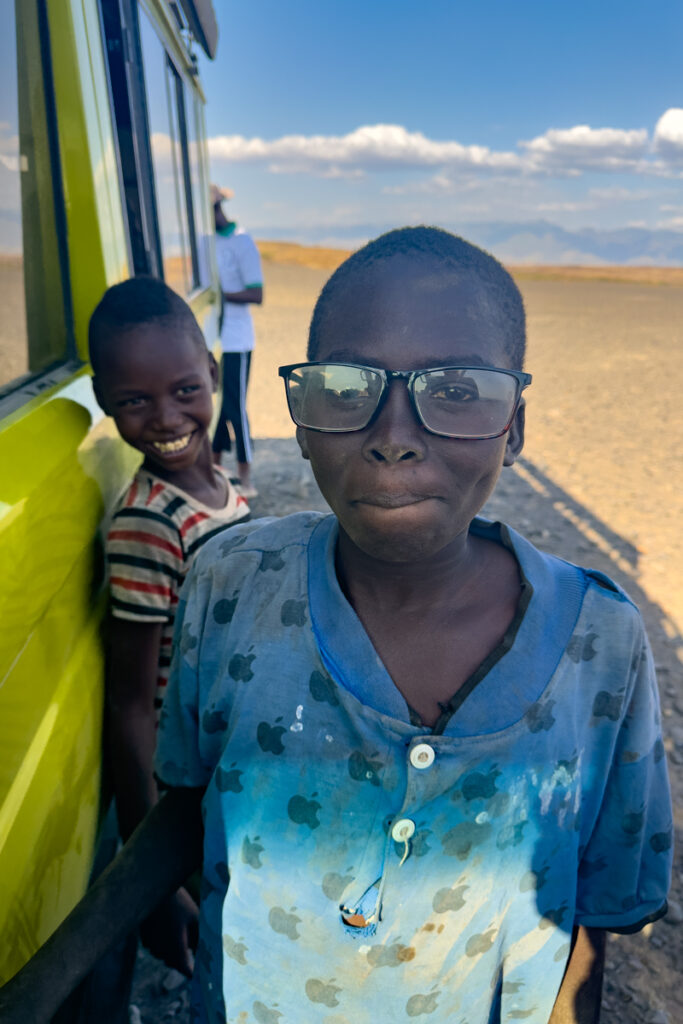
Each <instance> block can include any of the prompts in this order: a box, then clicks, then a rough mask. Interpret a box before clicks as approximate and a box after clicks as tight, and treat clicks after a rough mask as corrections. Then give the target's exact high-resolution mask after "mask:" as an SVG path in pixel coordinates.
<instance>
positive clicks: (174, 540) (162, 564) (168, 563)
mask: <svg viewBox="0 0 683 1024" xmlns="http://www.w3.org/2000/svg"><path fill="white" fill-rule="evenodd" d="M106 556H107V563H108V569H109V595H110V608H111V613H112V615H113V616H114V617H115V618H118V619H130V620H132V621H138V622H170V621H172V619H173V617H174V614H175V605H176V602H177V600H178V590H179V589H180V585H181V583H182V581H183V576H184V554H183V548H182V541H181V538H180V535H179V533H178V530H177V529H176V527H175V526H174V524H173V522H172V521H171V520H170V519H168V518H167V517H166V516H164V515H162V514H161V513H157V512H152V511H149V510H147V509H139V508H134V507H131V508H123V509H121V510H120V511H119V512H117V513H116V515H115V516H114V518H113V520H112V523H111V527H110V529H109V533H108V534H107V541H106Z"/></svg>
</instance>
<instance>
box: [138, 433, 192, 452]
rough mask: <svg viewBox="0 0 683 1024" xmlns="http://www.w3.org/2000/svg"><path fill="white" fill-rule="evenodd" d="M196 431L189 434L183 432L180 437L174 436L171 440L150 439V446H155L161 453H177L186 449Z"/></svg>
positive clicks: (156, 450) (155, 449)
mask: <svg viewBox="0 0 683 1024" xmlns="http://www.w3.org/2000/svg"><path fill="white" fill-rule="evenodd" d="M193 434H194V431H192V432H191V433H189V434H182V435H181V436H180V437H174V438H172V439H171V440H170V441H150V442H149V445H150V448H153V449H154V451H155V452H159V454H160V455H177V454H178V453H179V452H183V451H185V449H186V448H187V446H188V445H189V443H190V441H191V440H192V436H193Z"/></svg>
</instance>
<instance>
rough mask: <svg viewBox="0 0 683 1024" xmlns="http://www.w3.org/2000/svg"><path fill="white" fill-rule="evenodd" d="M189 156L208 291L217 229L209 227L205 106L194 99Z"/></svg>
mask: <svg viewBox="0 0 683 1024" xmlns="http://www.w3.org/2000/svg"><path fill="white" fill-rule="evenodd" d="M187 106H188V108H189V109H188V118H187V133H188V153H189V158H190V178H191V185H192V205H193V208H194V222H195V229H196V233H197V265H198V267H197V276H198V280H197V284H198V285H199V286H201V287H206V286H207V285H209V284H211V256H210V253H211V238H212V234H213V225H211V224H209V210H208V207H207V198H206V197H207V196H208V194H209V183H208V181H207V180H206V169H205V165H204V161H203V159H202V154H203V152H204V149H203V147H204V131H203V128H204V118H203V111H202V104H201V102H200V100H199V99H198V97H196V96H195V97H193V99H192V102H190V103H188V104H187Z"/></svg>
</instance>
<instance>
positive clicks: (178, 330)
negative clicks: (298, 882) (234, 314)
mask: <svg viewBox="0 0 683 1024" xmlns="http://www.w3.org/2000/svg"><path fill="white" fill-rule="evenodd" d="M89 346H90V357H91V362H92V366H93V370H94V379H93V387H94V390H95V394H96V396H97V399H98V401H99V403H100V405H101V406H102V408H103V410H104V411H105V412H106V413H107V414H108V415H110V416H112V417H113V419H114V422H115V424H116V428H117V430H118V432H119V434H120V435H121V437H122V438H123V440H124V441H126V442H127V443H128V444H129V445H131V447H133V448H135V449H137V451H139V452H141V453H142V455H143V462H142V465H141V467H140V469H139V470H138V472H137V473H136V475H135V477H134V479H133V481H132V482H131V484H130V486H129V488H128V489H127V491H126V493H125V494H124V495H123V497H122V498H121V500H120V502H119V505H118V508H117V509H116V510H115V512H114V515H113V517H112V520H111V523H110V527H109V532H108V536H107V542H106V555H107V562H108V566H109V591H110V619H109V626H108V654H107V719H106V725H107V734H108V752H109V760H110V766H111V771H112V777H113V782H114V791H115V796H116V809H117V815H118V822H119V830H120V834H121V836H122V837H123V839H124V840H125V839H128V837H129V836H130V835H131V833H132V832H133V831H134V830H135V828H136V827H137V825H139V823H140V822H141V821H142V819H143V818H144V817H145V815H146V814H147V812H148V811H149V810H150V808H151V807H152V806H154V804H155V803H156V801H157V799H158V793H157V785H156V782H155V780H154V776H153V770H152V763H153V757H154V749H155V746H156V728H157V721H158V716H159V710H160V708H161V705H162V702H163V698H164V693H165V689H166V683H167V680H168V666H169V664H170V661H171V640H172V636H173V621H174V617H175V610H176V606H177V602H178V592H179V590H180V585H181V583H182V581H183V579H184V578H185V576H186V574H187V572H188V569H189V568H190V565H191V564H192V561H193V558H194V556H195V555H196V553H197V552H198V551H199V550H200V549H201V547H202V546H203V544H205V543H206V541H208V540H209V539H210V538H211V537H212V536H214V535H215V534H216V533H218V532H220V531H221V530H223V529H225V528H226V527H227V526H229V525H231V524H233V523H235V522H238V521H240V520H244V519H245V518H248V515H249V508H248V505H247V503H246V501H245V499H244V498H243V497H242V496H240V495H238V494H237V493H236V491H235V490H234V488H233V487H232V486H231V485H230V482H229V480H228V478H227V475H226V474H225V473H224V472H223V470H222V469H221V468H220V467H217V466H215V464H214V462H213V458H212V454H211V442H210V437H209V430H210V426H211V420H212V416H213V402H212V394H213V392H214V391H215V390H216V380H217V367H216V364H215V361H214V359H213V356H212V355H211V353H210V352H209V351H208V349H207V347H206V343H205V341H204V337H203V335H202V333H201V330H200V328H199V325H198V324H197V321H196V320H195V317H194V315H193V313H192V311H191V309H190V308H189V306H188V305H187V303H185V302H184V301H183V299H181V298H180V296H178V295H176V293H175V292H173V291H172V290H171V289H170V288H169V287H168V286H167V285H166V284H164V283H163V282H162V281H159V280H157V279H155V278H148V277H137V278H133V279H131V280H129V281H124V282H122V283H121V284H118V285H115V286H113V287H112V288H110V289H109V290H108V291H107V292H105V294H104V296H103V297H102V299H101V300H100V302H99V304H98V306H97V308H96V309H95V311H94V313H93V315H92V317H91V320H90V327H89ZM195 917H196V909H195V907H194V904H193V902H192V901H191V900H190V898H189V896H188V895H187V893H185V891H184V890H181V891H180V892H179V893H178V894H176V896H174V897H172V898H171V899H170V900H168V901H167V902H166V904H165V905H164V907H162V908H160V909H159V910H158V911H157V913H156V920H155V922H154V923H155V924H156V929H157V930H159V929H161V930H165V929H168V930H170V931H172V932H173V933H174V934H177V935H180V936H182V935H183V934H184V929H186V928H187V927H188V925H190V924H191V923H192V921H193V919H195ZM148 931H149V929H148ZM148 937H149V938H151V940H152V946H154V939H153V938H152V937H151V936H148ZM185 942H187V937H185ZM182 955H183V956H184V958H185V969H186V970H189V967H190V962H191V961H190V954H189V951H188V949H187V947H186V946H185V948H184V950H183V951H182Z"/></svg>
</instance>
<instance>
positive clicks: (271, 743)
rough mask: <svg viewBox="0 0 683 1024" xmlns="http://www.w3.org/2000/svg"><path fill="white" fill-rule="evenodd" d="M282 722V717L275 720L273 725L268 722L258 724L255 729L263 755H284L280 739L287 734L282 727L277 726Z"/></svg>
mask: <svg viewBox="0 0 683 1024" xmlns="http://www.w3.org/2000/svg"><path fill="white" fill-rule="evenodd" d="M281 721H282V715H280V716H279V717H278V718H276V719H275V723H276V724H275V725H269V723H268V722H259V724H258V726H257V728H256V739H257V740H258V745H259V747H260V748H261V750H262V751H263V752H264V754H269V753H270V754H284V752H285V748H284V744H283V742H282V737H283V736H284V734H285V733H286V732H287V730H286V729H285V727H284V725H278V724H277V723H278V722H281Z"/></svg>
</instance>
